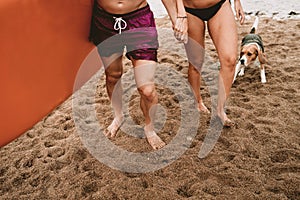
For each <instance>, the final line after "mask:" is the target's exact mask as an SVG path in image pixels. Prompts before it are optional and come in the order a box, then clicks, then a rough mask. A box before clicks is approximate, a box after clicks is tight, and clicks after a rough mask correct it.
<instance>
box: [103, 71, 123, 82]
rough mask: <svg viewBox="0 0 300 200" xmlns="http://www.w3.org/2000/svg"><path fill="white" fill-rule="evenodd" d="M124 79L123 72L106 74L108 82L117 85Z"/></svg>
mask: <svg viewBox="0 0 300 200" xmlns="http://www.w3.org/2000/svg"><path fill="white" fill-rule="evenodd" d="M121 77H122V72H106V82H108V83H114V84H116V83H117V82H118V81H119V80H120V78H121Z"/></svg>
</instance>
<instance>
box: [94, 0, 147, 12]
mask: <svg viewBox="0 0 300 200" xmlns="http://www.w3.org/2000/svg"><path fill="white" fill-rule="evenodd" d="M97 2H98V4H99V5H100V7H101V8H103V10H105V11H107V12H109V13H112V14H126V13H129V12H132V11H134V10H137V9H139V8H142V7H145V6H146V5H147V1H146V0H97Z"/></svg>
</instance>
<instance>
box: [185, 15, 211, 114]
mask: <svg viewBox="0 0 300 200" xmlns="http://www.w3.org/2000/svg"><path fill="white" fill-rule="evenodd" d="M188 22H189V24H188V25H189V27H193V28H190V29H189V32H188V34H189V40H188V43H187V44H186V45H185V49H186V52H187V56H188V59H189V69H188V81H189V83H190V85H191V87H192V89H193V92H194V95H195V99H196V101H197V105H196V107H197V109H198V110H199V111H202V112H204V113H209V110H208V109H207V107H206V106H205V105H204V103H203V100H202V97H201V94H200V86H201V69H202V65H203V61H204V54H205V52H204V33H205V23H204V22H203V21H202V20H200V19H199V18H197V17H195V16H193V15H190V14H188Z"/></svg>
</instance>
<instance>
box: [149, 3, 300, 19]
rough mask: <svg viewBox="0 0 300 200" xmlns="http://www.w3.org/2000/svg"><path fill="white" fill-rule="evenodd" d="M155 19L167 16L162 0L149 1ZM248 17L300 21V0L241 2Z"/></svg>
mask: <svg viewBox="0 0 300 200" xmlns="http://www.w3.org/2000/svg"><path fill="white" fill-rule="evenodd" d="M148 2H149V4H150V6H151V9H152V10H153V12H154V15H155V17H157V18H160V17H164V16H166V15H167V11H166V9H165V8H164V6H163V4H162V2H161V0H148ZM241 3H242V6H243V9H244V11H245V13H246V14H247V15H256V14H257V15H259V16H266V17H272V18H274V19H290V18H291V19H300V0H284V1H281V0H241Z"/></svg>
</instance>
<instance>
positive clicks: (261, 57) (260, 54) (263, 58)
mask: <svg viewBox="0 0 300 200" xmlns="http://www.w3.org/2000/svg"><path fill="white" fill-rule="evenodd" d="M258 60H259V62H260V63H261V64H266V63H267V62H268V61H267V58H266V56H265V54H264V53H263V52H262V51H260V50H258Z"/></svg>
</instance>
